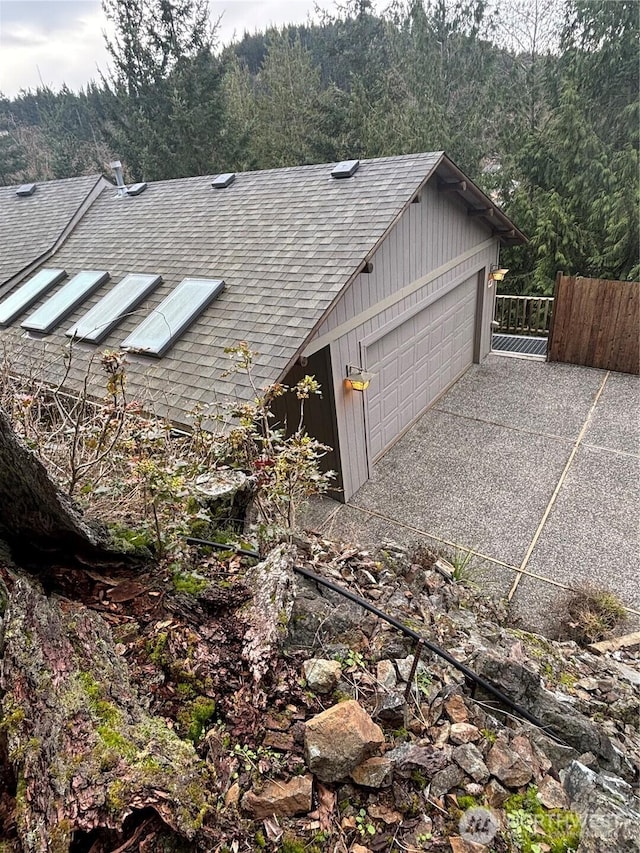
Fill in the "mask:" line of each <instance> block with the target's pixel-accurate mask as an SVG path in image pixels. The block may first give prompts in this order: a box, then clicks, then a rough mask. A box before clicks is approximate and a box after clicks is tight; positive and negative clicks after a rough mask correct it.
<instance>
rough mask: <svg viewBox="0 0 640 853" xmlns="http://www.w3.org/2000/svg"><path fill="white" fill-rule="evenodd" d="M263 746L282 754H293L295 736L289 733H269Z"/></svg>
mask: <svg viewBox="0 0 640 853" xmlns="http://www.w3.org/2000/svg"><path fill="white" fill-rule="evenodd" d="M262 745H263V746H266V747H269V748H270V749H279V750H280V751H281V752H291V751H292V750H293V748H294V739H293V735H292V734H289V733H288V732H267V733H266V735H265V736H264V740H263V741H262Z"/></svg>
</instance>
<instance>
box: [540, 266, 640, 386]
mask: <svg viewBox="0 0 640 853" xmlns="http://www.w3.org/2000/svg"><path fill="white" fill-rule="evenodd" d="M547 357H548V360H549V361H563V362H569V363H570V364H582V365H585V366H586V367H598V368H601V369H603V370H615V371H618V372H620V373H635V374H639V373H640V283H639V282H637V281H608V280H605V279H597V278H579V277H576V276H564V275H562V274H561V273H559V274H558V276H557V278H556V288H555V294H554V303H553V317H552V322H551V331H550V334H549V351H548V356H547Z"/></svg>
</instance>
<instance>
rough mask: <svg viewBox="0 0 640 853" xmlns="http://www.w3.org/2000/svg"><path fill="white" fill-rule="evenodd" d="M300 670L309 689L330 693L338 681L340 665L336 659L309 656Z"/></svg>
mask: <svg viewBox="0 0 640 853" xmlns="http://www.w3.org/2000/svg"><path fill="white" fill-rule="evenodd" d="M302 672H303V674H304V678H305V681H306V682H307V686H308V687H309V690H313V692H314V693H331V691H332V690H335V689H336V686H337V684H338V681H340V676H341V675H342V667H341V666H340V664H339V663H338V661H337V660H324V659H323V658H311V659H310V660H306V661H305V662H304V663H303V664H302Z"/></svg>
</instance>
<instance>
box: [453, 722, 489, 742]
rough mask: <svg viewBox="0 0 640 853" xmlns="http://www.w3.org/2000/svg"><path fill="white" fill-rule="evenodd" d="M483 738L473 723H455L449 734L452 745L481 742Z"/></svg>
mask: <svg viewBox="0 0 640 853" xmlns="http://www.w3.org/2000/svg"><path fill="white" fill-rule="evenodd" d="M481 737H482V735H481V734H480V732H479V730H478V729H477V728H476V727H475V726H472V725H471V723H453V724H452V725H451V731H450V732H449V740H450V741H451V743H471V741H474V740H480V738H481Z"/></svg>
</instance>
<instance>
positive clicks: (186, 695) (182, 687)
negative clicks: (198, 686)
mask: <svg viewBox="0 0 640 853" xmlns="http://www.w3.org/2000/svg"><path fill="white" fill-rule="evenodd" d="M176 693H177V694H178V696H179V697H180V698H181V699H193V698H194V697H195V695H196V691H195V688H194V686H193V685H192V684H187V683H186V682H184V681H181V682H180V683H179V684H177V685H176Z"/></svg>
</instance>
